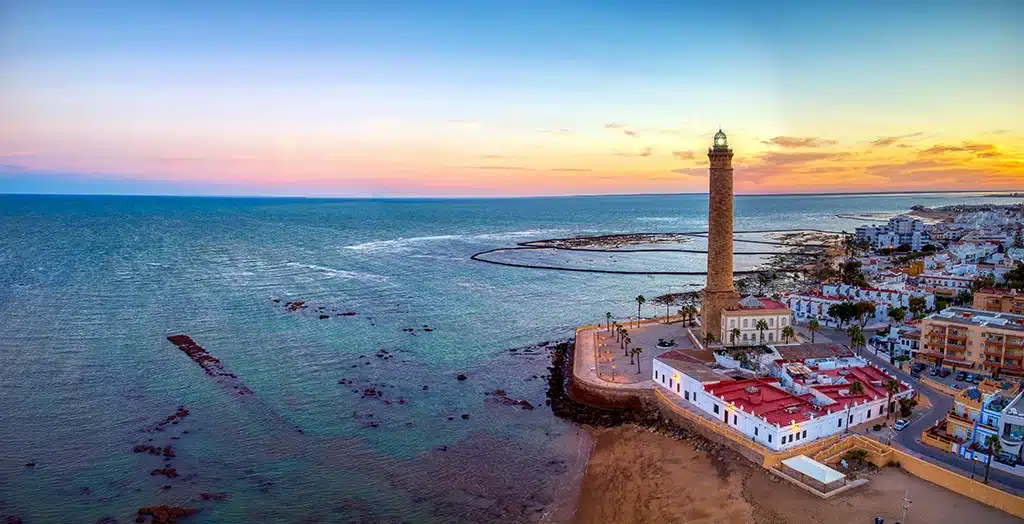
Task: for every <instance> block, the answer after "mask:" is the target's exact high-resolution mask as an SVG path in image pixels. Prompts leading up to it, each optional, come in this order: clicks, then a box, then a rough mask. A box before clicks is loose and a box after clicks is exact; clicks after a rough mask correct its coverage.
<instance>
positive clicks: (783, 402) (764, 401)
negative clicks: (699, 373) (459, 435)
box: [704, 378, 824, 426]
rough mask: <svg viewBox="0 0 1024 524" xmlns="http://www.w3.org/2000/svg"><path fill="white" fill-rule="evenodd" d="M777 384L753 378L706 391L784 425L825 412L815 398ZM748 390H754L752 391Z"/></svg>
mask: <svg viewBox="0 0 1024 524" xmlns="http://www.w3.org/2000/svg"><path fill="white" fill-rule="evenodd" d="M776 384H777V383H773V382H769V381H767V380H764V379H759V378H752V379H747V380H736V381H732V382H720V383H718V384H712V385H710V386H705V387H704V389H705V390H706V391H707V392H709V393H711V394H712V395H714V396H716V397H718V398H719V399H721V400H722V401H723V402H725V403H727V404H728V405H730V406H734V407H736V408H737V409H742V410H743V411H744V412H745V413H751V414H753V415H754V416H757V417H760V418H764V419H766V420H767V421H768V422H769V423H771V424H778V425H780V426H788V425H790V424H791V423H793V422H803V421H805V420H810V418H811V416H819V415H821V414H823V413H824V412H823V411H822V410H820V409H819V408H817V407H816V406H815V405H814V404H813V403H812V402H811V399H813V398H814V396H813V395H810V394H807V395H800V396H796V395H793V394H792V393H789V392H788V391H786V390H784V389H782V388H780V387H778V386H777V385H776ZM747 388H751V391H748V389H747Z"/></svg>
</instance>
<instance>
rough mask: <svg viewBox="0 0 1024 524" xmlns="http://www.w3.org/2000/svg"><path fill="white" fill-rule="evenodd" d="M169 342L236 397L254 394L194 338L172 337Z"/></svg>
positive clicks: (184, 336) (185, 336) (168, 338)
mask: <svg viewBox="0 0 1024 524" xmlns="http://www.w3.org/2000/svg"><path fill="white" fill-rule="evenodd" d="M167 340H169V341H170V342H171V343H172V344H174V345H175V346H178V349H180V350H181V351H182V352H183V353H185V354H186V355H188V358H190V359H192V361H193V362H195V363H196V364H199V367H201V368H203V372H205V373H206V375H207V376H209V377H212V378H213V379H214V380H216V381H217V383H218V384H220V385H221V386H224V387H227V388H230V389H231V390H233V391H234V393H235V394H236V395H240V396H244V395H252V394H253V392H252V390H251V389H249V387H248V386H246V385H245V384H244V383H243V382H242V379H240V378H238V375H236V374H234V373H232V372H231V371H230V370H228V369H227V368H226V367H224V364H223V363H221V361H220V360H218V359H217V357H215V356H213V355H211V354H210V353H209V352H207V351H206V349H205V348H203V346H200V345H199V344H197V343H196V341H195V340H192V337H190V336H188V335H171V336H169V337H167Z"/></svg>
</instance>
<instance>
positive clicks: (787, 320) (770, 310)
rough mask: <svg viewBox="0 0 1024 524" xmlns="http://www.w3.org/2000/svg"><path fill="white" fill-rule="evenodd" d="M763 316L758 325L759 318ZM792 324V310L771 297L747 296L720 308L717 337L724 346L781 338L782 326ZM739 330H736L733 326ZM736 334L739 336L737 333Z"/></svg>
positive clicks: (781, 339) (772, 342) (768, 341)
mask: <svg viewBox="0 0 1024 524" xmlns="http://www.w3.org/2000/svg"><path fill="white" fill-rule="evenodd" d="M761 320H764V324H762V327H765V329H763V330H761V329H758V322H759V321H761ZM792 325H793V311H792V310H790V309H789V307H787V306H786V305H785V304H783V303H782V302H779V301H777V300H772V299H770V298H758V297H746V298H744V299H743V300H740V301H739V302H738V303H736V305H735V306H733V307H730V308H728V309H725V310H723V311H722V327H721V329H720V331H719V335H718V336H719V340H721V341H722V343H723V344H724V345H727V346H746V345H752V344H775V343H781V342H784V340H783V336H782V330H783V329H785V328H786V326H792ZM737 329H738V330H739V333H738V334H737V332H736V331H734V330H737ZM737 335H738V336H737Z"/></svg>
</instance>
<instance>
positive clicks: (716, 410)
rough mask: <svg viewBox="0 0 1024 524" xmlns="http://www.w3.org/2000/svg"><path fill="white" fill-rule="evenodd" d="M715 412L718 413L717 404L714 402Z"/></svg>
mask: <svg viewBox="0 0 1024 524" xmlns="http://www.w3.org/2000/svg"><path fill="white" fill-rule="evenodd" d="M715 414H716V415H717V414H718V404H715Z"/></svg>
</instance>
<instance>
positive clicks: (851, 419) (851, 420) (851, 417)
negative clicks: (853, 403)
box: [848, 415, 853, 424]
mask: <svg viewBox="0 0 1024 524" xmlns="http://www.w3.org/2000/svg"><path fill="white" fill-rule="evenodd" d="M848 424H853V415H850V422H848Z"/></svg>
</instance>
